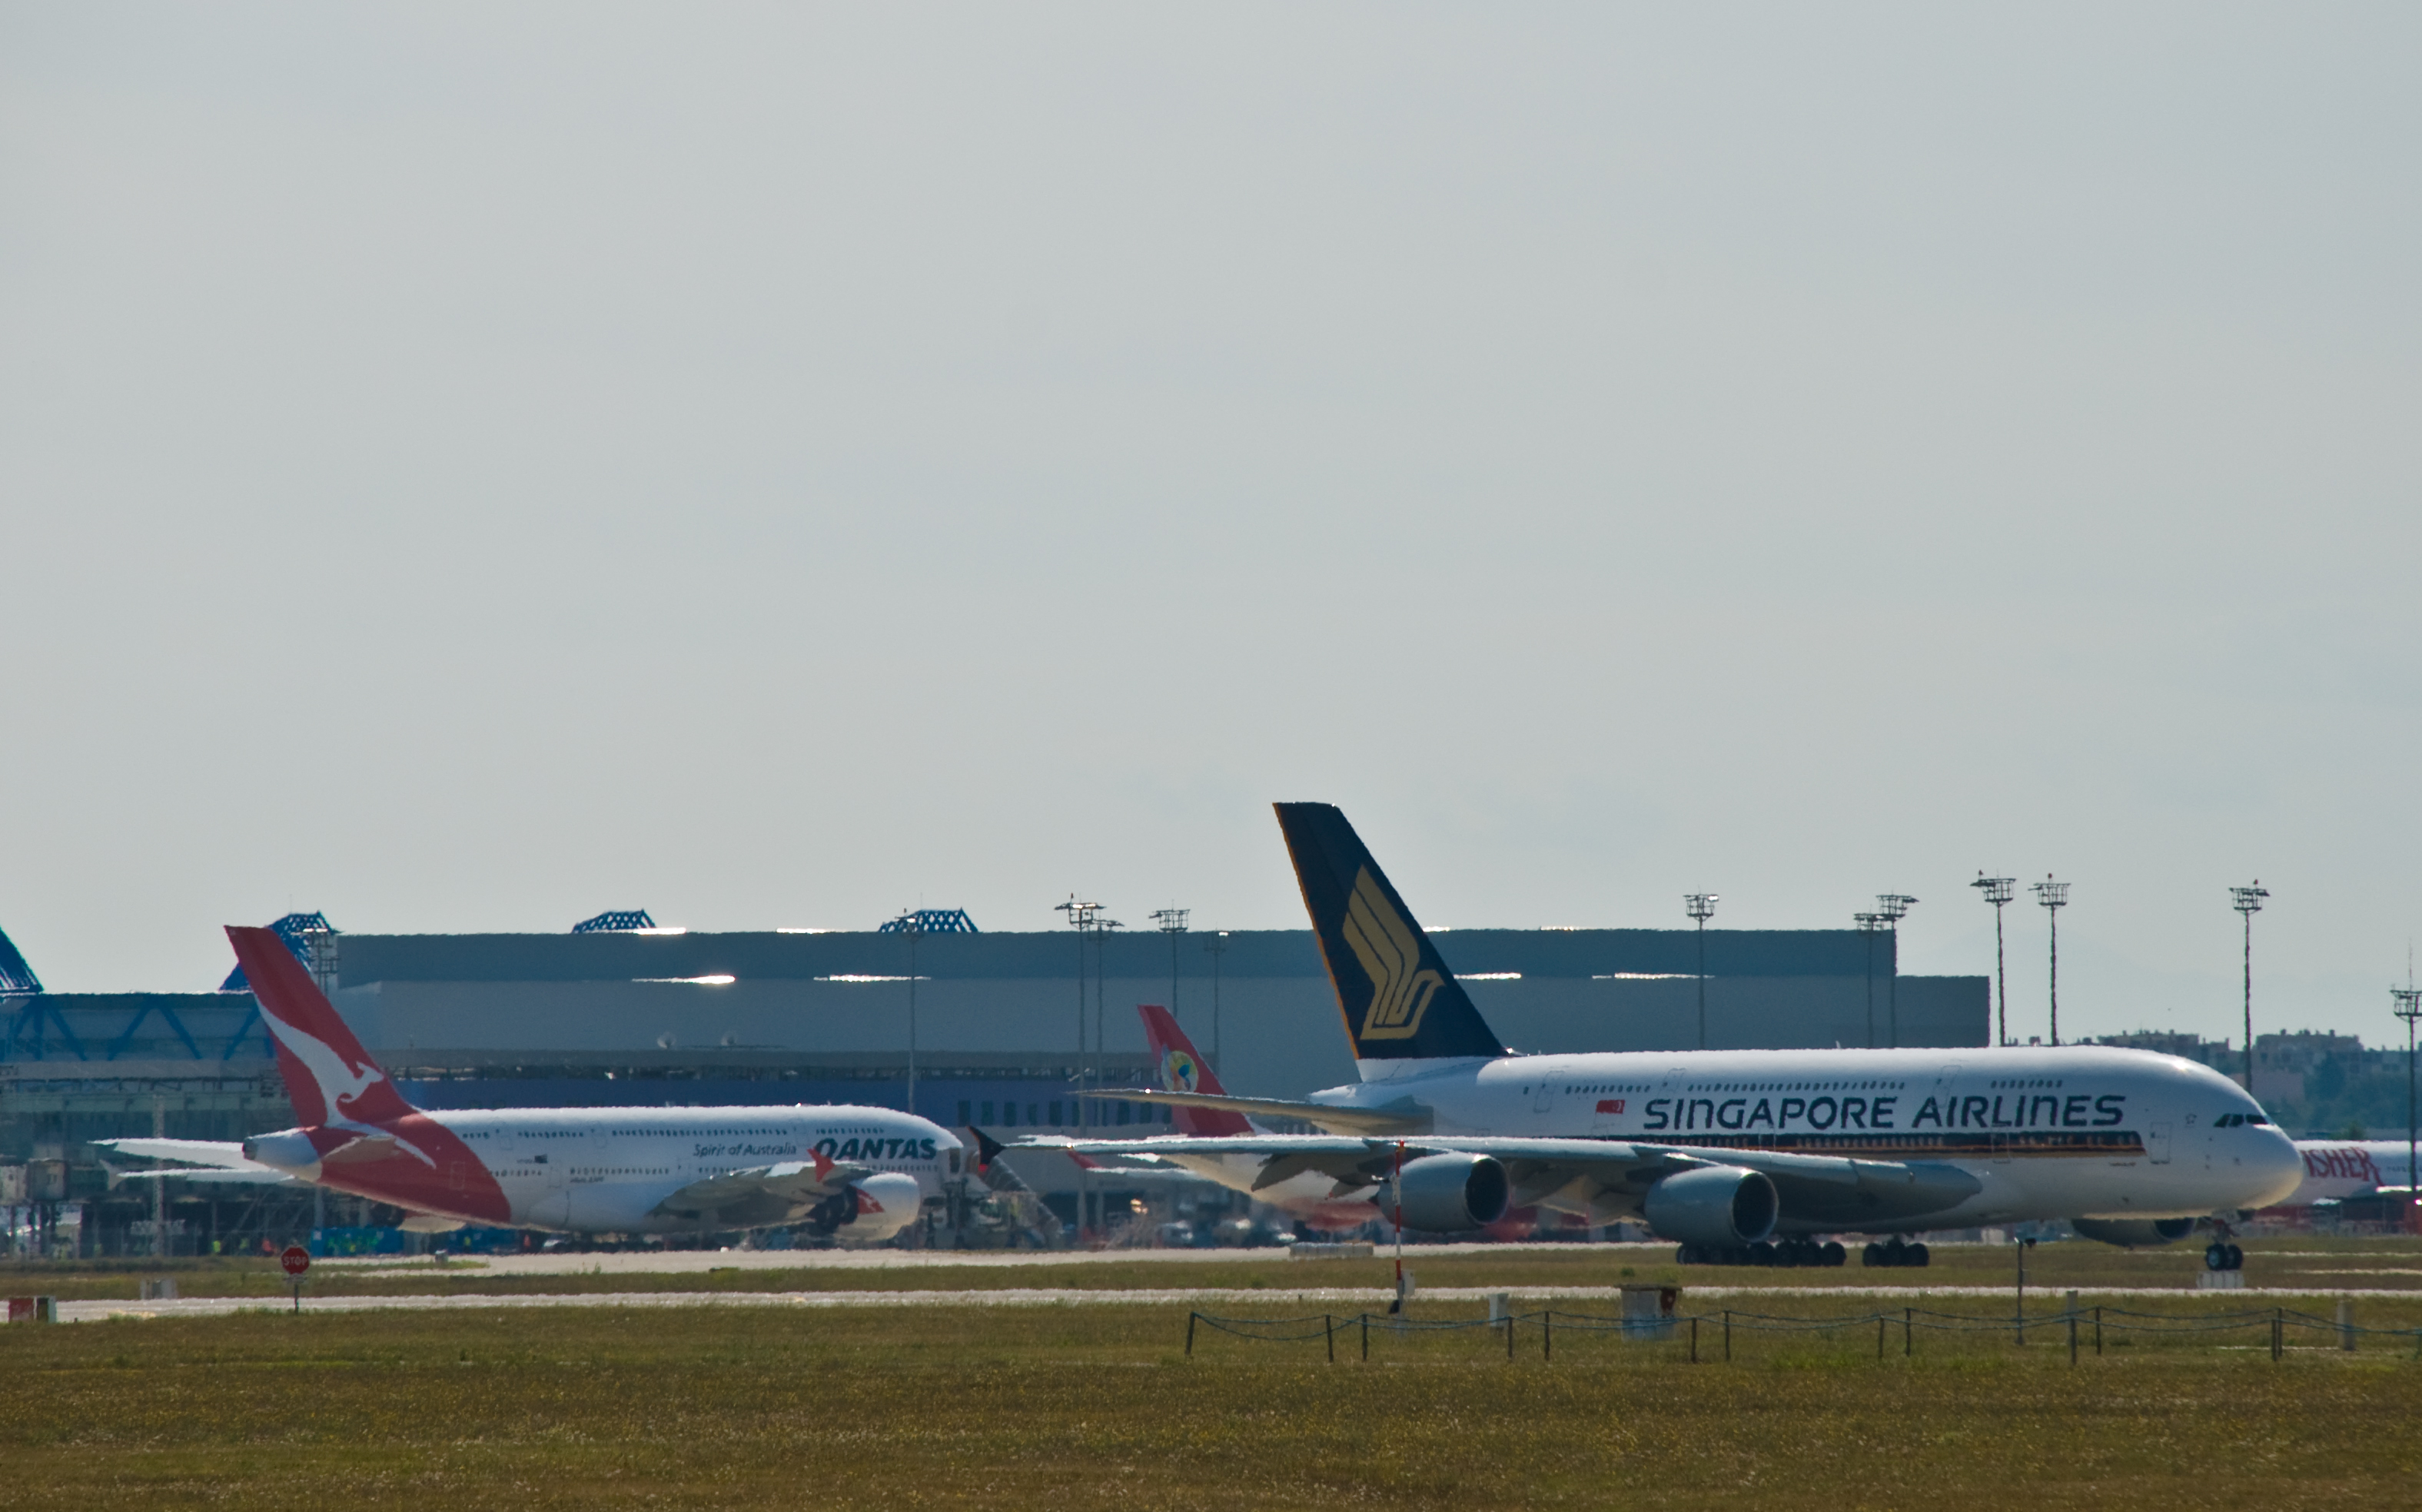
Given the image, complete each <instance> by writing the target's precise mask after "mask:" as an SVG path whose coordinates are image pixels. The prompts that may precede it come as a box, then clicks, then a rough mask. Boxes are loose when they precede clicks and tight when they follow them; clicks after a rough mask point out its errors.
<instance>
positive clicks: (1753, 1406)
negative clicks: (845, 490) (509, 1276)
mask: <svg viewBox="0 0 2422 1512" xmlns="http://www.w3.org/2000/svg"><path fill="white" fill-rule="evenodd" d="M1282 1273H1283V1272H1282ZM1738 1305H1740V1306H1742V1307H1744V1308H1747V1307H1749V1306H1752V1305H1756V1306H1761V1307H1767V1308H1769V1310H1776V1311H1781V1310H1786V1309H1788V1310H1791V1311H1795V1312H1798V1313H1801V1314H1806V1315H1819V1314H1841V1313H1848V1312H1854V1311H1865V1310H1866V1307H1867V1305H1868V1304H1867V1303H1865V1302H1864V1299H1832V1300H1830V1301H1829V1300H1827V1299H1819V1298H1810V1297H1805V1296H1801V1297H1797V1298H1795V1297H1791V1296H1789V1295H1787V1294H1776V1295H1775V1296H1773V1297H1769V1298H1763V1299H1755V1301H1754V1303H1753V1302H1751V1301H1750V1300H1749V1299H1743V1300H1741V1301H1740V1302H1739V1303H1738ZM2209 1306H2210V1304H2208V1303H2207V1302H2206V1301H2204V1300H2202V1299H2181V1301H2180V1303H2179V1304H2178V1310H2179V1311H2181V1312H2190V1311H2194V1310H2196V1309H2197V1308H2203V1309H2204V1310H2209ZM1966 1310H1969V1311H1977V1310H1980V1309H1976V1308H1969V1309H1966ZM2364 1310H2365V1311H2364V1320H2365V1321H2367V1322H2379V1323H2387V1322H2390V1321H2392V1319H2391V1318H2390V1317H2389V1316H2388V1315H2389V1314H2391V1313H2396V1314H2398V1315H2400V1317H2401V1315H2404V1314H2407V1313H2414V1314H2415V1315H2416V1316H2414V1317H2413V1318H2403V1319H2402V1320H2403V1321H2408V1322H2412V1321H2422V1299H2417V1300H2415V1301H2407V1300H2404V1299H2399V1300H2398V1301H2396V1302H2393V1303H2392V1302H2389V1301H2387V1300H2386V1299H2383V1300H2382V1301H2380V1302H2378V1303H2373V1302H2368V1301H2367V1302H2366V1303H2365V1304H2364ZM1455 1311H1464V1312H1468V1311H1469V1310H1459V1309H1447V1308H1442V1307H1432V1306H1428V1305H1423V1306H1422V1307H1421V1308H1420V1309H1419V1312H1420V1313H1421V1314H1422V1315H1425V1316H1433V1317H1436V1316H1445V1315H1449V1314H1450V1313H1451V1312H1455ZM1184 1329H1185V1313H1184V1310H1182V1309H1172V1308H1164V1307H1156V1306H1135V1307H1124V1306H1112V1307H1092V1306H1086V1307H1057V1308H1016V1309H982V1308H953V1307H935V1308H931V1309H923V1308H908V1309H879V1310H853V1309H843V1310H838V1311H829V1310H817V1311H810V1310H807V1309H801V1308H783V1307H767V1308H762V1309H760V1308H748V1309H730V1308H700V1309H634V1310H629V1311H621V1310H614V1309H547V1310H540V1311H511V1312H485V1311H464V1312H448V1313H443V1314H426V1315H414V1314H401V1313H363V1314H349V1315H317V1316H314V1315H305V1316H302V1317H299V1318H298V1317H291V1316H285V1315H276V1314H260V1315H240V1316H235V1317H228V1318H211V1319H186V1320H152V1321H133V1320H127V1321H117V1322H110V1323H97V1324H80V1325H71V1326H61V1327H57V1328H6V1329H0V1456H5V1463H6V1464H7V1466H8V1503H9V1504H10V1505H11V1506H13V1507H24V1508H41V1507H51V1506H58V1507H70V1506H72V1507H77V1508H96V1507H102V1508H106V1507H114V1506H119V1505H127V1506H141V1507H144V1508H147V1509H149V1508H159V1507H168V1506H181V1505H192V1504H212V1505H229V1506H242V1507H245V1508H284V1507H329V1506H353V1505H365V1506H387V1505H397V1506H401V1505H407V1504H409V1505H413V1506H416V1507H425V1506H427V1505H430V1504H433V1502H435V1503H437V1504H446V1505H453V1506H469V1507H484V1506H495V1505H504V1504H513V1505H517V1506H536V1507H552V1506H584V1507H586V1506H599V1505H622V1504H631V1505H639V1504H648V1505H659V1506H672V1507H684V1506H759V1505H763V1506H782V1507H796V1506H829V1505H883V1506H904V1505H905V1506H914V1505H940V1506H963V1505H964V1506H979V1507H984V1508H1024V1507H1028V1506H1033V1505H1048V1506H1051V1507H1053V1508H1054V1509H1055V1512H1059V1509H1078V1508H1090V1507H1096V1506H1100V1507H1110V1506H1117V1507H1121V1508H1130V1509H1131V1508H1135V1507H1139V1506H1148V1507H1152V1508H1156V1509H1159V1508H1174V1509H1190V1508H1228V1507H1294V1506H1312V1505H1333V1504H1367V1505H1382V1506H1388V1507H1407V1508H1430V1507H1437V1508H1455V1509H1470V1508H1493V1507H1512V1506H1572V1507H1603V1506H1636V1505H1645V1506H1660V1507H1663V1506H1671V1507H1693V1508H1696V1507H1706V1508H1715V1507H1720V1506H1721V1507H1726V1508H1736V1507H1738V1506H1739V1505H1741V1504H1743V1503H1744V1502H1745V1501H1746V1500H1748V1499H1751V1498H1761V1497H1763V1498H1767V1499H1770V1500H1776V1501H1780V1502H1785V1503H1787V1504H1822V1505H1826V1506H1829V1507H1864V1506H1875V1507H1900V1506H1907V1507H1913V1508H1914V1507H1923V1508H1928V1509H1931V1508H1939V1507H1942V1506H1944V1505H1959V1504H1966V1503H1967V1502H1978V1503H1984V1504H1992V1505H2002V1504H2008V1503H2009V1502H2011V1501H2013V1500H2017V1501H2021V1502H2023V1504H2026V1505H2027V1506H2028V1507H2030V1508H2031V1509H2032V1508H2042V1507H2068V1506H2083V1505H2090V1504H2108V1503H2119V1502H2131V1503H2138V1504H2152V1503H2154V1502H2156V1501H2157V1500H2163V1499H2166V1500H2170V1501H2175V1502H2178V1503H2179V1504H2189V1505H2194V1506H2198V1507H2224V1508H2225V1507H2240V1506H2242V1507H2257V1506H2259V1507H2263V1508H2297V1507H2310V1506H2351V1505H2365V1506H2373V1505H2389V1504H2413V1503H2414V1501H2415V1500H2416V1495H2417V1493H2416V1492H2415V1489H2414V1488H2415V1485H2416V1482H2415V1479H2414V1477H2415V1475H2416V1473H2417V1472H2422V1450H2417V1449H2416V1448H2415V1447H2414V1443H2415V1440H2414V1436H2413V1435H2412V1434H2410V1433H2408V1432H2407V1431H2405V1425H2408V1424H2410V1423H2411V1422H2413V1421H2414V1416H2415V1414H2416V1412H2417V1410H2422V1363H2416V1362H2414V1361H2413V1360H2412V1359H2411V1358H2410V1355H2411V1351H2410V1349H2398V1348H2396V1347H2389V1346H2385V1345H2367V1347H2365V1348H2364V1349H2363V1350H2362V1351H2360V1352H2358V1353H2356V1354H2353V1355H2346V1354H2343V1353H2340V1352H2339V1351H2337V1350H2336V1349H2335V1348H2332V1347H2303V1348H2295V1349H2291V1350H2290V1351H2289V1353H2288V1358H2287V1359H2286V1360H2285V1361H2284V1362H2279V1363H2275V1364H2274V1363H2273V1362H2272V1361H2271V1358H2270V1354H2269V1350H2268V1347H2267V1342H2257V1334H2256V1333H2254V1332H2249V1333H2246V1334H2244V1335H2243V1336H2231V1337H2229V1338H2227V1339H2225V1340H2220V1341H2217V1342H2214V1341H2209V1340H2207V1341H2203V1342H2199V1343H2195V1344H2194V1345H2192V1346H2190V1345H2188V1344H2184V1343H2181V1342H2179V1341H2177V1340H2167V1341H2163V1340H2147V1341H2144V1342H2142V1343H2140V1344H2136V1345H2132V1346H2125V1347H2123V1346H2118V1345H2116V1344H2114V1345H2113V1346H2112V1347H2109V1348H2108V1349H2107V1350H2106V1352H2105V1354H2104V1355H2103V1356H2102V1357H2101V1358H2100V1359H2096V1358H2095V1357H2093V1356H2092V1355H2091V1354H2090V1353H2088V1354H2086V1355H2085V1357H2084V1359H2083V1360H2082V1361H2081V1362H2080V1363H2079V1364H2078V1365H2077V1366H2076V1367H2075V1368H2072V1367H2071V1366H2070V1365H2069V1363H2068V1351H2067V1348H2066V1347H2065V1343H2055V1342H2054V1336H2053V1335H2052V1334H2050V1333H2047V1334H2046V1335H2045V1336H2044V1337H2042V1338H2041V1340H2040V1342H2038V1343H2037V1344H2031V1345H2029V1346H2028V1347H2023V1348H2021V1347H2017V1346H2016V1345H2014V1344H2012V1343H2011V1342H2010V1340H2009V1338H2008V1336H2007V1335H2006V1334H2005V1333H1986V1334H1963V1335H1956V1336H1932V1335H1922V1336H1921V1337H1920V1339H1919V1342H1918V1347H1917V1355H1916V1358H1914V1359H1913V1360H1904V1359H1902V1358H1901V1357H1900V1355H1899V1353H1898V1338H1897V1334H1896V1331H1895V1334H1894V1336H1893V1338H1892V1340H1891V1348H1890V1350H1889V1352H1888V1355H1887V1358H1885V1359H1884V1360H1883V1361H1881V1362H1879V1361H1878V1360H1877V1359H1876V1357H1875V1341H1874V1337H1873V1334H1872V1331H1869V1330H1866V1329H1860V1330H1856V1331H1851V1332H1849V1333H1847V1334H1842V1335H1835V1336H1832V1337H1830V1338H1829V1337H1827V1336H1822V1335H1794V1336H1789V1337H1779V1338H1761V1339H1758V1340H1756V1341H1754V1342H1750V1341H1746V1340H1745V1339H1743V1340H1737V1346H1738V1347H1737V1351H1736V1359H1735V1361H1734V1362H1732V1363H1730V1364H1724V1363H1721V1362H1716V1361H1714V1359H1713V1358H1712V1356H1713V1353H1714V1347H1713V1343H1712V1338H1711V1335H1709V1334H1706V1333H1703V1336H1702V1339H1701V1346H1702V1354H1703V1358H1704V1359H1705V1360H1706V1362H1704V1363H1701V1364H1698V1365H1695V1366H1694V1365H1691V1364H1690V1363H1688V1362H1687V1361H1686V1360H1685V1358H1684V1355H1683V1351H1684V1349H1685V1348H1686V1346H1685V1345H1683V1344H1682V1343H1680V1342H1679V1341H1677V1342H1675V1343H1674V1344H1671V1345H1643V1344H1638V1343H1626V1342H1623V1341H1620V1340H1618V1339H1613V1338H1608V1337H1602V1336H1601V1337H1587V1336H1583V1335H1581V1334H1579V1333H1565V1332H1560V1333H1559V1335H1558V1338H1557V1347H1556V1358H1555V1360H1554V1362H1552V1363H1543V1362H1541V1361H1540V1360H1539V1358H1538V1355H1537V1352H1536V1348H1535V1344H1536V1338H1535V1335H1534V1334H1533V1332H1531V1331H1528V1328H1527V1326H1526V1330H1525V1331H1523V1332H1522V1333H1520V1334H1518V1358H1517V1359H1516V1360H1515V1361H1513V1362H1510V1363H1509V1362H1507V1360H1506V1359H1505V1356H1504V1347H1503V1342H1502V1334H1501V1335H1491V1334H1489V1333H1486V1332H1484V1331H1473V1332H1468V1333H1455V1334H1440V1335H1428V1336H1422V1337H1416V1338H1413V1339H1386V1338H1383V1339H1382V1340H1380V1341H1379V1342H1377V1343H1376V1344H1375V1347H1374V1350H1373V1354H1374V1359H1373V1362H1371V1363H1369V1364H1367V1365H1366V1364H1363V1363H1361V1362H1359V1361H1358V1360H1357V1359H1356V1358H1355V1356H1356V1353H1357V1349H1356V1348H1355V1347H1354V1346H1355V1345H1359V1336H1357V1335H1353V1334H1350V1333H1349V1334H1347V1335H1346V1336H1345V1337H1342V1338H1341V1340H1340V1346H1341V1347H1340V1349H1339V1354H1340V1362H1339V1363H1337V1364H1335V1365H1330V1364H1328V1363H1326V1362H1325V1360H1324V1356H1323V1352H1322V1347H1321V1344H1320V1343H1319V1342H1318V1341H1317V1340H1313V1341H1310V1342H1299V1343H1296V1344H1287V1345H1280V1344H1260V1343H1252V1342H1249V1341H1245V1340H1239V1339H1233V1338H1226V1337H1217V1336H1205V1337H1204V1338H1203V1339H1201V1340H1199V1341H1198V1349H1197V1353H1196V1357H1195V1358H1194V1359H1193V1360H1191V1361H1188V1360H1186V1359H1185V1358H1183V1357H1182V1355H1181V1353H1180V1349H1181V1344H1182V1339H1183V1335H1184ZM1349 1341H1350V1342H1349Z"/></svg>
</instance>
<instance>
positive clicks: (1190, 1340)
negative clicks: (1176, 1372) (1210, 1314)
mask: <svg viewBox="0 0 2422 1512" xmlns="http://www.w3.org/2000/svg"><path fill="white" fill-rule="evenodd" d="M1201 1316H1202V1314H1200V1313H1188V1314H1187V1315H1186V1358H1187V1359H1188V1360H1191V1359H1193V1358H1194V1320H1195V1319H1196V1318H1198V1317H1201Z"/></svg>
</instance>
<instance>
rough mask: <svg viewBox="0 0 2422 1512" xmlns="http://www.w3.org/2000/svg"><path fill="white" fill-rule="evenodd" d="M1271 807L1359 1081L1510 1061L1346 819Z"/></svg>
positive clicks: (1296, 807) (1318, 809)
mask: <svg viewBox="0 0 2422 1512" xmlns="http://www.w3.org/2000/svg"><path fill="white" fill-rule="evenodd" d="M1275 807H1276V808H1277V810H1278V814H1279V828H1280V829H1281V830H1282V832H1284V834H1285V835H1286V843H1287V854H1288V855H1289V856H1290V857H1292V858H1294V860H1295V875H1296V881H1297V883H1298V884H1300V885H1301V886H1302V888H1303V906H1304V908H1305V909H1306V911H1308V912H1309V913H1310V914H1311V915H1312V931H1313V937H1316V938H1317V939H1318V940H1319V941H1320V953H1321V958H1322V959H1323V960H1325V961H1326V962H1327V963H1328V965H1329V982H1330V984H1332V985H1334V986H1335V987H1336V989H1337V1007H1338V1011H1339V1012H1340V1013H1342V1014H1344V1015H1345V1037H1346V1039H1347V1041H1348V1042H1350V1043H1351V1044H1352V1045H1353V1047H1354V1060H1355V1063H1356V1065H1357V1066H1358V1067H1359V1068H1360V1070H1361V1072H1362V1076H1363V1079H1365V1080H1368V1079H1371V1078H1372V1077H1373V1076H1375V1075H1385V1074H1386V1072H1387V1066H1386V1064H1385V1063H1388V1062H1392V1061H1438V1060H1448V1059H1454V1058H1461V1057H1469V1056H1499V1055H1504V1054H1506V1053H1507V1051H1506V1048H1505V1045H1504V1042H1503V1041H1502V1040H1500V1039H1499V1038H1498V1037H1497V1032H1496V1031H1494V1030H1492V1029H1490V1028H1489V1027H1488V1023H1487V1021H1486V1019H1484V1018H1482V1017H1481V1016H1480V1010H1479V1009H1477V1008H1475V1007H1473V1006H1472V1005H1471V1000H1470V998H1469V997H1467V996H1466V995H1465V993H1464V990H1463V986H1462V984H1460V983H1458V982H1456V981H1455V973H1454V972H1452V971H1450V970H1448V969H1446V963H1445V962H1444V961H1442V960H1440V959H1439V953H1438V948H1437V947H1436V946H1434V945H1432V944H1431V943H1430V938H1429V937H1428V936H1427V935H1424V934H1423V933H1422V926H1421V925H1419V924H1417V923H1415V922H1414V921H1413V914H1412V910H1411V909H1409V908H1408V907H1406V906H1405V900H1404V899H1402V898H1400V897H1398V896H1397V895H1396V890H1395V889H1394V888H1392V887H1391V886H1389V884H1388V878H1387V874H1385V873H1383V872H1381V871H1380V870H1379V863H1378V862H1377V861H1375V860H1373V859H1372V858H1371V853H1370V851H1368V850H1367V849H1365V848H1364V847H1363V844H1362V841H1361V838H1360V836H1358V835H1356V834H1355V833H1354V827H1353V826H1352V825H1349V824H1347V823H1346V822H1345V814H1344V813H1342V812H1340V811H1338V810H1337V808H1336V807H1335V806H1334V805H1331V804H1327V803H1282V804H1278V805H1276V806H1275ZM1375 1063H1376V1064H1375Z"/></svg>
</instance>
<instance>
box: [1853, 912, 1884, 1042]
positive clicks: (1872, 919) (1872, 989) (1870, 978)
mask: <svg viewBox="0 0 2422 1512" xmlns="http://www.w3.org/2000/svg"><path fill="white" fill-rule="evenodd" d="M1850 921H1851V922H1852V923H1855V924H1857V925H1858V926H1859V933H1860V934H1862V935H1864V936H1866V937H1867V1048H1869V1049H1871V1050H1872V1049H1874V1048H1875V1047H1876V936H1877V934H1878V933H1879V931H1881V930H1882V929H1883V927H1884V916H1883V915H1881V914H1879V913H1862V914H1852V915H1851V916H1850Z"/></svg>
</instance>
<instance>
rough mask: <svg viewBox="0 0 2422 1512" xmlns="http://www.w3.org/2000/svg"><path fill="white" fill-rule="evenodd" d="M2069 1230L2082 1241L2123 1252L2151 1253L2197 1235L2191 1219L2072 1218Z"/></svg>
mask: <svg viewBox="0 0 2422 1512" xmlns="http://www.w3.org/2000/svg"><path fill="white" fill-rule="evenodd" d="M2068 1226H2069V1227H2070V1228H2073V1229H2075V1230H2077V1236H2078V1237H2079V1238H2081V1239H2099V1240H2100V1241H2101V1242H2102V1243H2104V1244H2115V1245H2117V1246H2119V1248H2121V1249H2123V1250H2149V1249H2152V1248H2154V1247H2156V1246H2158V1245H2163V1244H2176V1243H2178V1241H2179V1240H2180V1239H2183V1238H2185V1237H2186V1236H2188V1235H2190V1234H2193V1233H2194V1226H2195V1221H2194V1219H2192V1218H2073V1219H2071V1220H2069V1222H2068Z"/></svg>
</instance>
